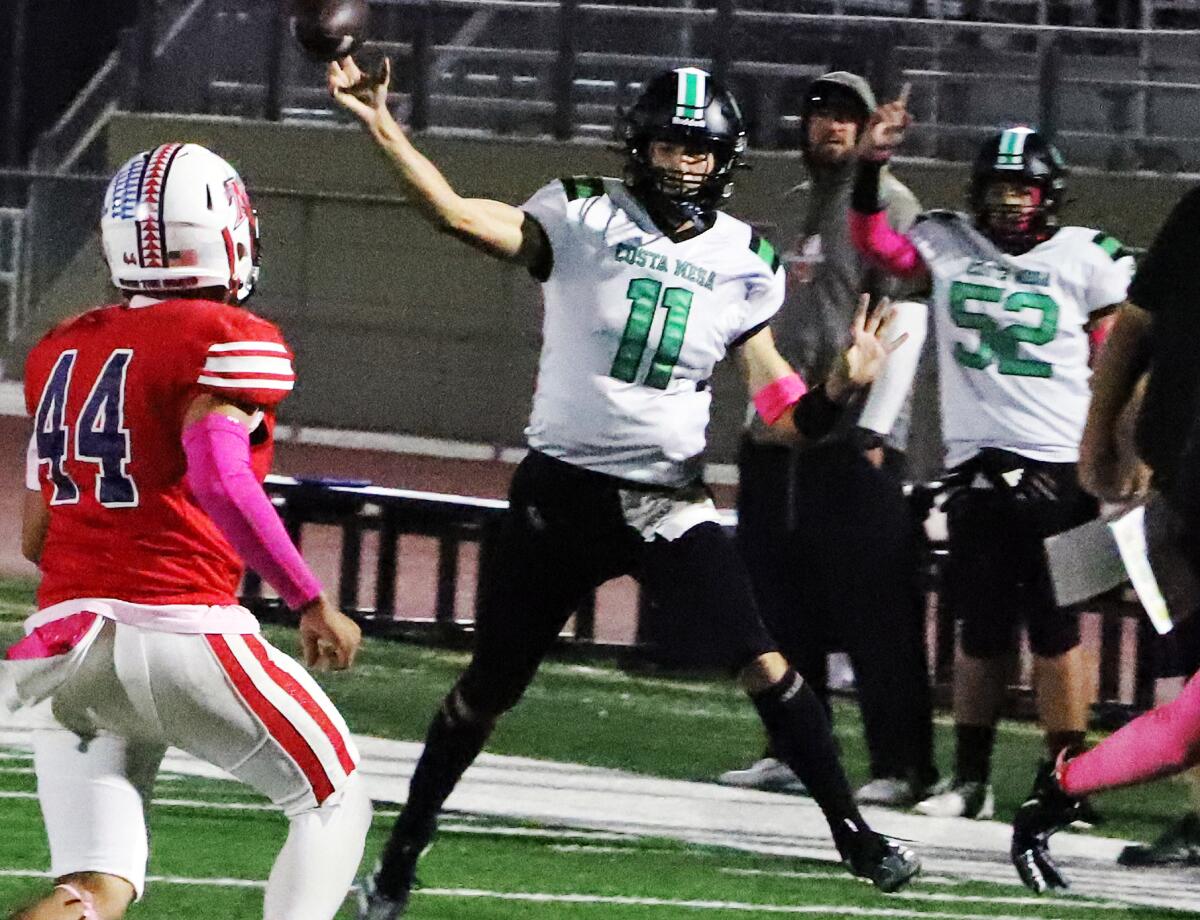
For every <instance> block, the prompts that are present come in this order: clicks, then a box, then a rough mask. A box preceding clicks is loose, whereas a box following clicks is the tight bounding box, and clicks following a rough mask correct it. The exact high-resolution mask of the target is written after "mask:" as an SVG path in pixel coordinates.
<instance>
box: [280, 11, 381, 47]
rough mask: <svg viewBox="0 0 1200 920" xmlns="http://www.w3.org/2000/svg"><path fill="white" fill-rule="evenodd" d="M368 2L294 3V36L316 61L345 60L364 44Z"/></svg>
mask: <svg viewBox="0 0 1200 920" xmlns="http://www.w3.org/2000/svg"><path fill="white" fill-rule="evenodd" d="M369 12H370V9H369V7H368V5H367V0H292V34H293V35H294V36H295V37H296V41H297V43H298V44H299V45H300V47H301V48H302V49H304V53H305V54H306V55H307V56H308V57H310V58H312V59H313V60H314V61H335V60H338V59H339V58H343V57H345V56H346V55H348V54H351V53H353V52H354V50H355V49H356V48H357V47H358V46H359V44H360V43H361V42H362V36H363V33H364V32H365V31H366V27H367V16H368V14H369Z"/></svg>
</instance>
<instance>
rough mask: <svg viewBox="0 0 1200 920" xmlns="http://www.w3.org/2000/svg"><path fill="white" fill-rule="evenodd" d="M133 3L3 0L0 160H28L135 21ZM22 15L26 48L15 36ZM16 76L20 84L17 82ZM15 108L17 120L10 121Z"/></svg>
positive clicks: (0, 8) (17, 162)
mask: <svg viewBox="0 0 1200 920" xmlns="http://www.w3.org/2000/svg"><path fill="white" fill-rule="evenodd" d="M137 8H138V3H137V0H2V2H0V61H3V64H2V65H0V67H2V69H0V87H2V89H0V106H2V110H0V137H2V138H4V142H3V144H0V158H3V165H5V166H19V165H23V164H25V163H26V162H27V161H28V159H29V151H30V149H31V148H32V146H33V143H34V141H36V140H37V137H38V135H39V134H40V133H41V132H42V131H44V130H46V129H47V128H49V127H50V126H51V125H52V124H54V122H55V120H56V119H57V118H58V117H59V116H60V115H61V114H62V113H63V112H64V111H65V110H66V108H67V106H68V105H70V103H71V100H72V99H73V98H74V97H75V94H76V93H78V92H79V90H80V89H81V88H82V87H83V86H84V85H85V84H86V83H87V81H88V80H89V79H90V78H91V76H92V74H94V73H95V72H96V70H97V69H98V68H99V67H100V65H101V63H103V61H104V58H105V57H106V56H107V55H108V54H109V52H111V51H112V50H113V49H114V48H115V47H116V44H117V32H118V30H120V29H121V28H123V27H124V26H127V25H131V24H132V23H133V22H134V20H135V19H136V18H137ZM22 10H24V15H25V43H24V49H23V53H22V54H20V55H19V56H17V54H16V53H17V52H18V50H19V49H17V48H16V47H15V46H14V43H13V42H14V32H15V28H16V22H17V17H18V15H19V14H20V12H21V11H22ZM18 74H19V78H18ZM14 104H15V105H16V106H17V107H18V109H19V111H20V116H19V117H18V118H17V119H16V120H15V123H14V119H13V108H14Z"/></svg>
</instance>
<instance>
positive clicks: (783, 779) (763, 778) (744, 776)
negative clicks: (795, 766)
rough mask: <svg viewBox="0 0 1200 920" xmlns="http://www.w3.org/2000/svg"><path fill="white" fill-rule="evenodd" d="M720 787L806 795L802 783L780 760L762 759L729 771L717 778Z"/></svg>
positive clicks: (806, 791)
mask: <svg viewBox="0 0 1200 920" xmlns="http://www.w3.org/2000/svg"><path fill="white" fill-rule="evenodd" d="M717 782H718V783H720V784H721V785H722V786H737V787H739V788H741V789H764V790H766V791H768V792H783V791H787V792H796V793H799V794H801V795H807V794H808V790H807V789H805V788H804V783H802V782H800V778H799V777H798V776H796V774H795V773H793V772H792V768H791V767H789V766H788V765H787V764H785V763H784V762H783V761H782V760H776V759H775V758H774V757H764V758H762V760H756V761H755V762H754V763H752V764H751V765H750V766H748V767H746V769H744V770H729V771H727V772H725V773H722V774H721V775H720V776H718V777H717Z"/></svg>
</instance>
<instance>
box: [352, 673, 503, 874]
mask: <svg viewBox="0 0 1200 920" xmlns="http://www.w3.org/2000/svg"><path fill="white" fill-rule="evenodd" d="M456 692H457V691H451V694H450V696H449V697H447V698H446V702H445V703H444V704H443V706H442V708H441V709H440V710H439V711H438V714H437V716H435V717H434V720H433V722H431V723H430V725H429V731H428V733H427V734H426V735H425V749H424V750H423V751H422V752H421V759H420V760H419V761H417V768H416V770H415V771H414V772H413V777H412V781H411V782H410V783H409V786H408V802H407V804H405V806H404V811H402V812H401V813H400V817H399V818H397V819H396V823H395V825H393V827H392V833H391V836H390V837H389V838H388V842H387V846H386V847H385V848H384V851H383V855H382V856H381V857H380V859H379V872H378V874H377V875H376V885H377V886H378V888H379V891H380V892H382V893H383V894H384V895H385V896H387V897H390V898H394V897H396V896H397V895H398V894H400V893H401V891H402V890H405V889H407V888H408V886H409V885H410V884H411V883H412V869H413V865H414V864H415V862H416V858H417V857H418V856H420V855H421V852H422V851H423V850H424V849H425V848H426V847H427V846H429V842H430V841H431V840H432V839H433V833H434V831H435V830H436V829H437V818H438V813H439V812H440V811H441V810H442V805H443V803H445V801H446V799H447V798H448V797H449V795H450V793H451V792H453V791H454V787H455V786H457V785H458V781H459V779H461V778H462V775H463V773H465V772H466V769H467V767H469V766H470V765H471V764H472V762H474V760H475V758H476V757H478V756H479V752H480V751H482V750H483V745H484V744H485V743H486V742H487V739H488V736H489V735H490V734H491V733H492V725H493V724H494V723H492V722H491V721H489V720H483V721H479V722H475V721H467V720H465V719H462V718H457V717H454V716H451V715H450V713H451V712H453V711H454V699H453V697H454V694H455V693H456Z"/></svg>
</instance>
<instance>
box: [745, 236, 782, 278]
mask: <svg viewBox="0 0 1200 920" xmlns="http://www.w3.org/2000/svg"><path fill="white" fill-rule="evenodd" d="M750 251H751V252H752V253H754V254H755V255H756V256H758V257H759V258H760V259H762V260H763V261H764V262H766V263H767V265H769V266H770V267H771V271H772V272H777V271H779V253H777V252H776V251H775V247H774V246H772V245H771V241H770V240H768V239H767V238H766V237H765V236H759V235H758V234H757V233H754V232H751V234H750Z"/></svg>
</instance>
